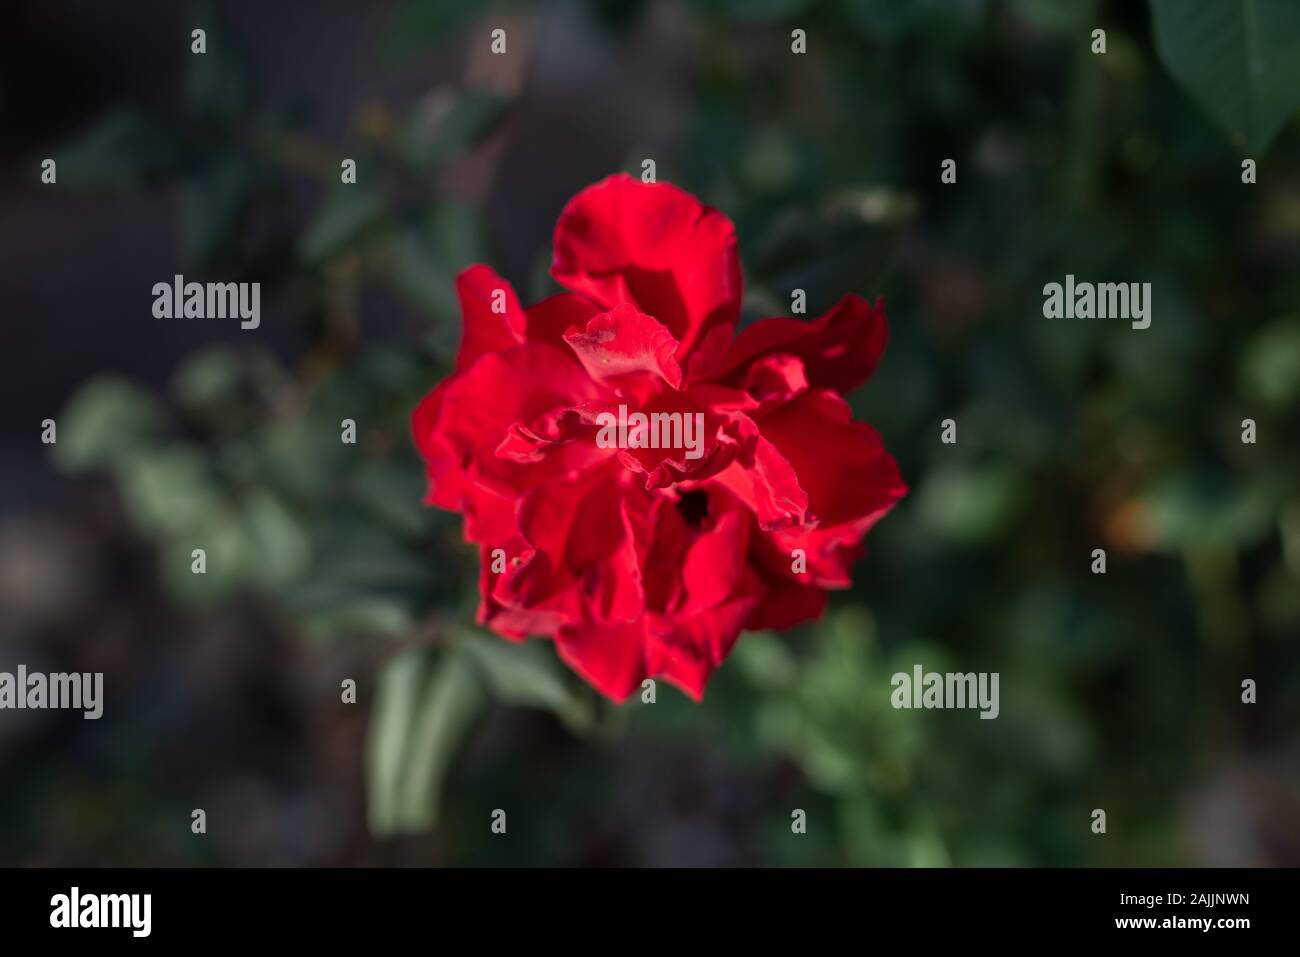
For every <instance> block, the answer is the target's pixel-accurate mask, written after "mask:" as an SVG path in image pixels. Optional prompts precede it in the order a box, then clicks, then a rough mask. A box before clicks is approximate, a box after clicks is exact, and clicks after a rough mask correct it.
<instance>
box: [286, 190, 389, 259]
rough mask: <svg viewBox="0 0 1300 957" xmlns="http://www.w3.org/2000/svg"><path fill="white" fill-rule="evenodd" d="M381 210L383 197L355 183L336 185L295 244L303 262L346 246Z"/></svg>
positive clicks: (332, 253)
mask: <svg viewBox="0 0 1300 957" xmlns="http://www.w3.org/2000/svg"><path fill="white" fill-rule="evenodd" d="M383 212H384V202H383V199H382V198H381V197H380V196H379V195H377V194H376V193H373V192H371V191H369V190H366V189H362V188H361V187H358V186H348V185H341V186H337V187H335V189H334V191H333V192H332V193H331V194H330V196H329V198H328V199H327V200H326V201H325V203H324V204H323V205H322V206H321V209H320V211H319V212H318V213H317V214H316V218H315V219H314V220H313V221H312V223H311V225H310V226H308V227H307V230H306V232H304V233H303V236H302V239H301V240H300V241H299V243H298V255H299V256H300V257H301V258H302V259H303V261H304V262H308V263H318V262H320V261H321V260H323V259H326V258H328V257H329V256H332V255H334V254H335V253H337V252H339V251H340V250H342V249H344V248H346V247H347V246H348V245H349V244H350V243H351V242H353V241H354V240H355V239H357V238H358V237H359V236H360V235H361V234H362V233H363V232H364V231H365V229H366V227H368V226H370V225H371V224H372V223H374V222H375V221H377V220H378V219H379V218H380V216H382V215H383Z"/></svg>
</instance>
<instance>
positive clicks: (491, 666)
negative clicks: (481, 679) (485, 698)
mask: <svg viewBox="0 0 1300 957" xmlns="http://www.w3.org/2000/svg"><path fill="white" fill-rule="evenodd" d="M461 647H462V648H463V649H464V651H465V654H466V656H467V657H468V658H470V659H472V660H473V661H474V663H475V664H477V665H478V666H479V668H480V669H482V672H483V674H484V676H485V677H486V679H487V682H488V687H489V688H490V689H491V691H492V693H493V694H495V695H496V696H497V697H498V698H500V699H501V700H502V701H505V702H507V703H509V704H516V705H523V706H525V707H531V708H545V709H546V710H548V711H551V712H554V713H555V714H556V715H557V716H558V717H559V718H560V719H561V720H563V721H564V722H565V723H566V724H568V725H569V726H570V727H572V728H584V727H587V726H589V725H590V723H591V720H592V718H593V715H592V712H591V707H590V705H591V702H590V700H589V699H586V698H582V697H579V696H578V695H577V694H575V692H574V690H573V688H572V687H571V686H570V685H569V683H568V682H567V681H566V680H565V676H564V670H563V668H562V667H561V665H560V664H559V662H558V661H557V660H556V658H555V653H554V651H553V650H552V649H551V648H548V647H545V646H544V645H543V644H542V643H541V642H537V641H526V642H510V641H505V640H504V639H499V638H496V637H494V636H486V635H467V636H466V637H465V639H464V640H463V641H462V642H461Z"/></svg>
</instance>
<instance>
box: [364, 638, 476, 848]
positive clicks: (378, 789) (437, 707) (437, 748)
mask: <svg viewBox="0 0 1300 957" xmlns="http://www.w3.org/2000/svg"><path fill="white" fill-rule="evenodd" d="M482 702H483V693H482V689H481V688H480V687H479V685H478V682H477V680H476V679H475V676H474V669H473V668H472V667H471V666H470V665H469V663H468V662H466V661H465V660H464V659H463V658H462V657H461V656H460V655H458V654H457V653H456V652H454V651H453V652H451V653H450V654H448V655H445V656H443V657H442V658H441V659H440V660H435V654H434V652H432V651H431V650H430V649H428V648H414V649H411V650H409V651H406V652H403V653H402V654H400V655H398V656H397V657H396V658H394V659H393V660H392V661H390V662H389V663H388V664H387V665H386V666H385V667H384V670H383V672H382V673H381V675H380V678H379V685H378V689H377V692H376V700H375V706H374V712H373V714H372V717H371V724H370V731H369V736H368V740H367V744H366V773H367V794H368V813H369V820H370V828H371V830H372V831H373V832H374V833H375V834H377V835H380V836H386V835H392V834H397V833H402V832H409V831H417V830H423V829H425V828H428V827H431V826H432V825H433V824H434V823H435V822H436V821H437V819H438V804H439V799H440V794H441V789H442V780H443V777H444V775H445V774H446V771H447V767H448V765H449V764H450V763H451V759H452V756H453V754H454V752H455V749H456V747H457V746H458V745H459V744H460V741H461V739H462V738H463V737H464V734H465V732H466V731H467V730H468V729H469V726H470V723H471V722H472V721H473V719H474V717H475V716H476V715H477V714H478V711H479V708H480V706H481V705H482Z"/></svg>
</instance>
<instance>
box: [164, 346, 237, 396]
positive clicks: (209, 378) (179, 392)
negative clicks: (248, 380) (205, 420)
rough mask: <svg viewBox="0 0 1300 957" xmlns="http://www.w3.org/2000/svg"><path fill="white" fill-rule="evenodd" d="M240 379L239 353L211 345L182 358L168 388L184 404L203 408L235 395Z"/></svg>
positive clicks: (224, 347)
mask: <svg viewBox="0 0 1300 957" xmlns="http://www.w3.org/2000/svg"><path fill="white" fill-rule="evenodd" d="M242 379H243V365H242V363H241V362H240V358H239V353H238V352H237V351H236V350H235V349H233V348H232V347H230V346H226V345H218V346H212V347H211V348H208V349H203V350H201V351H200V352H197V353H195V354H194V355H192V356H190V357H189V358H187V359H186V360H185V362H184V363H183V364H182V365H181V367H180V368H179V369H178V370H177V371H176V374H175V375H174V376H172V382H171V391H172V394H173V395H174V396H176V398H177V400H178V401H179V402H180V403H181V404H182V405H183V406H186V407H188V408H194V409H202V408H206V407H208V406H211V405H214V404H216V403H218V402H221V401H223V400H225V399H229V398H231V397H232V396H235V395H237V394H238V391H239V385H240V382H241V381H242Z"/></svg>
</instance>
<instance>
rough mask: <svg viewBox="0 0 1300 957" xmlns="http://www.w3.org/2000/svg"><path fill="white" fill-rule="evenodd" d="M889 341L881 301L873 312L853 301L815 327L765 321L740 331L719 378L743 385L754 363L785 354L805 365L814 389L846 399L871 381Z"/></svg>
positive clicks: (863, 303)
mask: <svg viewBox="0 0 1300 957" xmlns="http://www.w3.org/2000/svg"><path fill="white" fill-rule="evenodd" d="M888 340H889V327H888V325H887V324H886V322H885V310H884V306H883V304H882V303H881V302H880V301H877V302H876V304H875V305H874V306H873V305H872V304H870V303H868V302H867V301H866V300H865V299H863V298H862V297H861V296H853V295H849V296H845V297H844V298H843V299H841V300H840V301H839V303H837V304H836V306H835V307H834V308H833V309H831V310H830V312H827V313H826V314H825V315H823V316H821V317H820V318H818V319H816V320H814V321H813V322H804V321H802V320H800V319H786V318H776V319H761V320H759V321H758V322H756V323H754V324H753V325H751V326H748V327H746V328H745V329H743V330H741V332H740V335H738V336H737V337H736V340H735V342H734V343H732V346H731V351H730V352H728V354H727V357H726V359H725V360H724V362H723V364H722V371H721V372H720V373H719V374H718V376H717V378H718V380H719V381H722V382H733V381H734V382H736V383H740V382H743V381H744V379H745V377H746V375H747V374H748V372H749V369H750V366H751V365H752V364H753V363H754V362H755V361H757V360H759V359H761V358H763V357H764V356H768V355H772V354H774V353H781V354H786V355H793V356H797V357H798V358H799V359H801V360H802V361H803V368H804V373H805V375H806V377H807V380H808V383H809V384H810V385H811V386H813V387H814V388H821V389H834V390H835V391H836V392H839V393H840V394H844V393H847V392H851V391H852V390H853V389H856V388H857V387H858V386H860V385H861V384H862V383H864V382H866V381H867V379H869V378H870V377H871V374H872V373H873V372H875V370H876V365H877V364H878V363H879V362H880V357H881V356H882V355H883V354H884V351H885V344H886V343H887V342H888Z"/></svg>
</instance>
